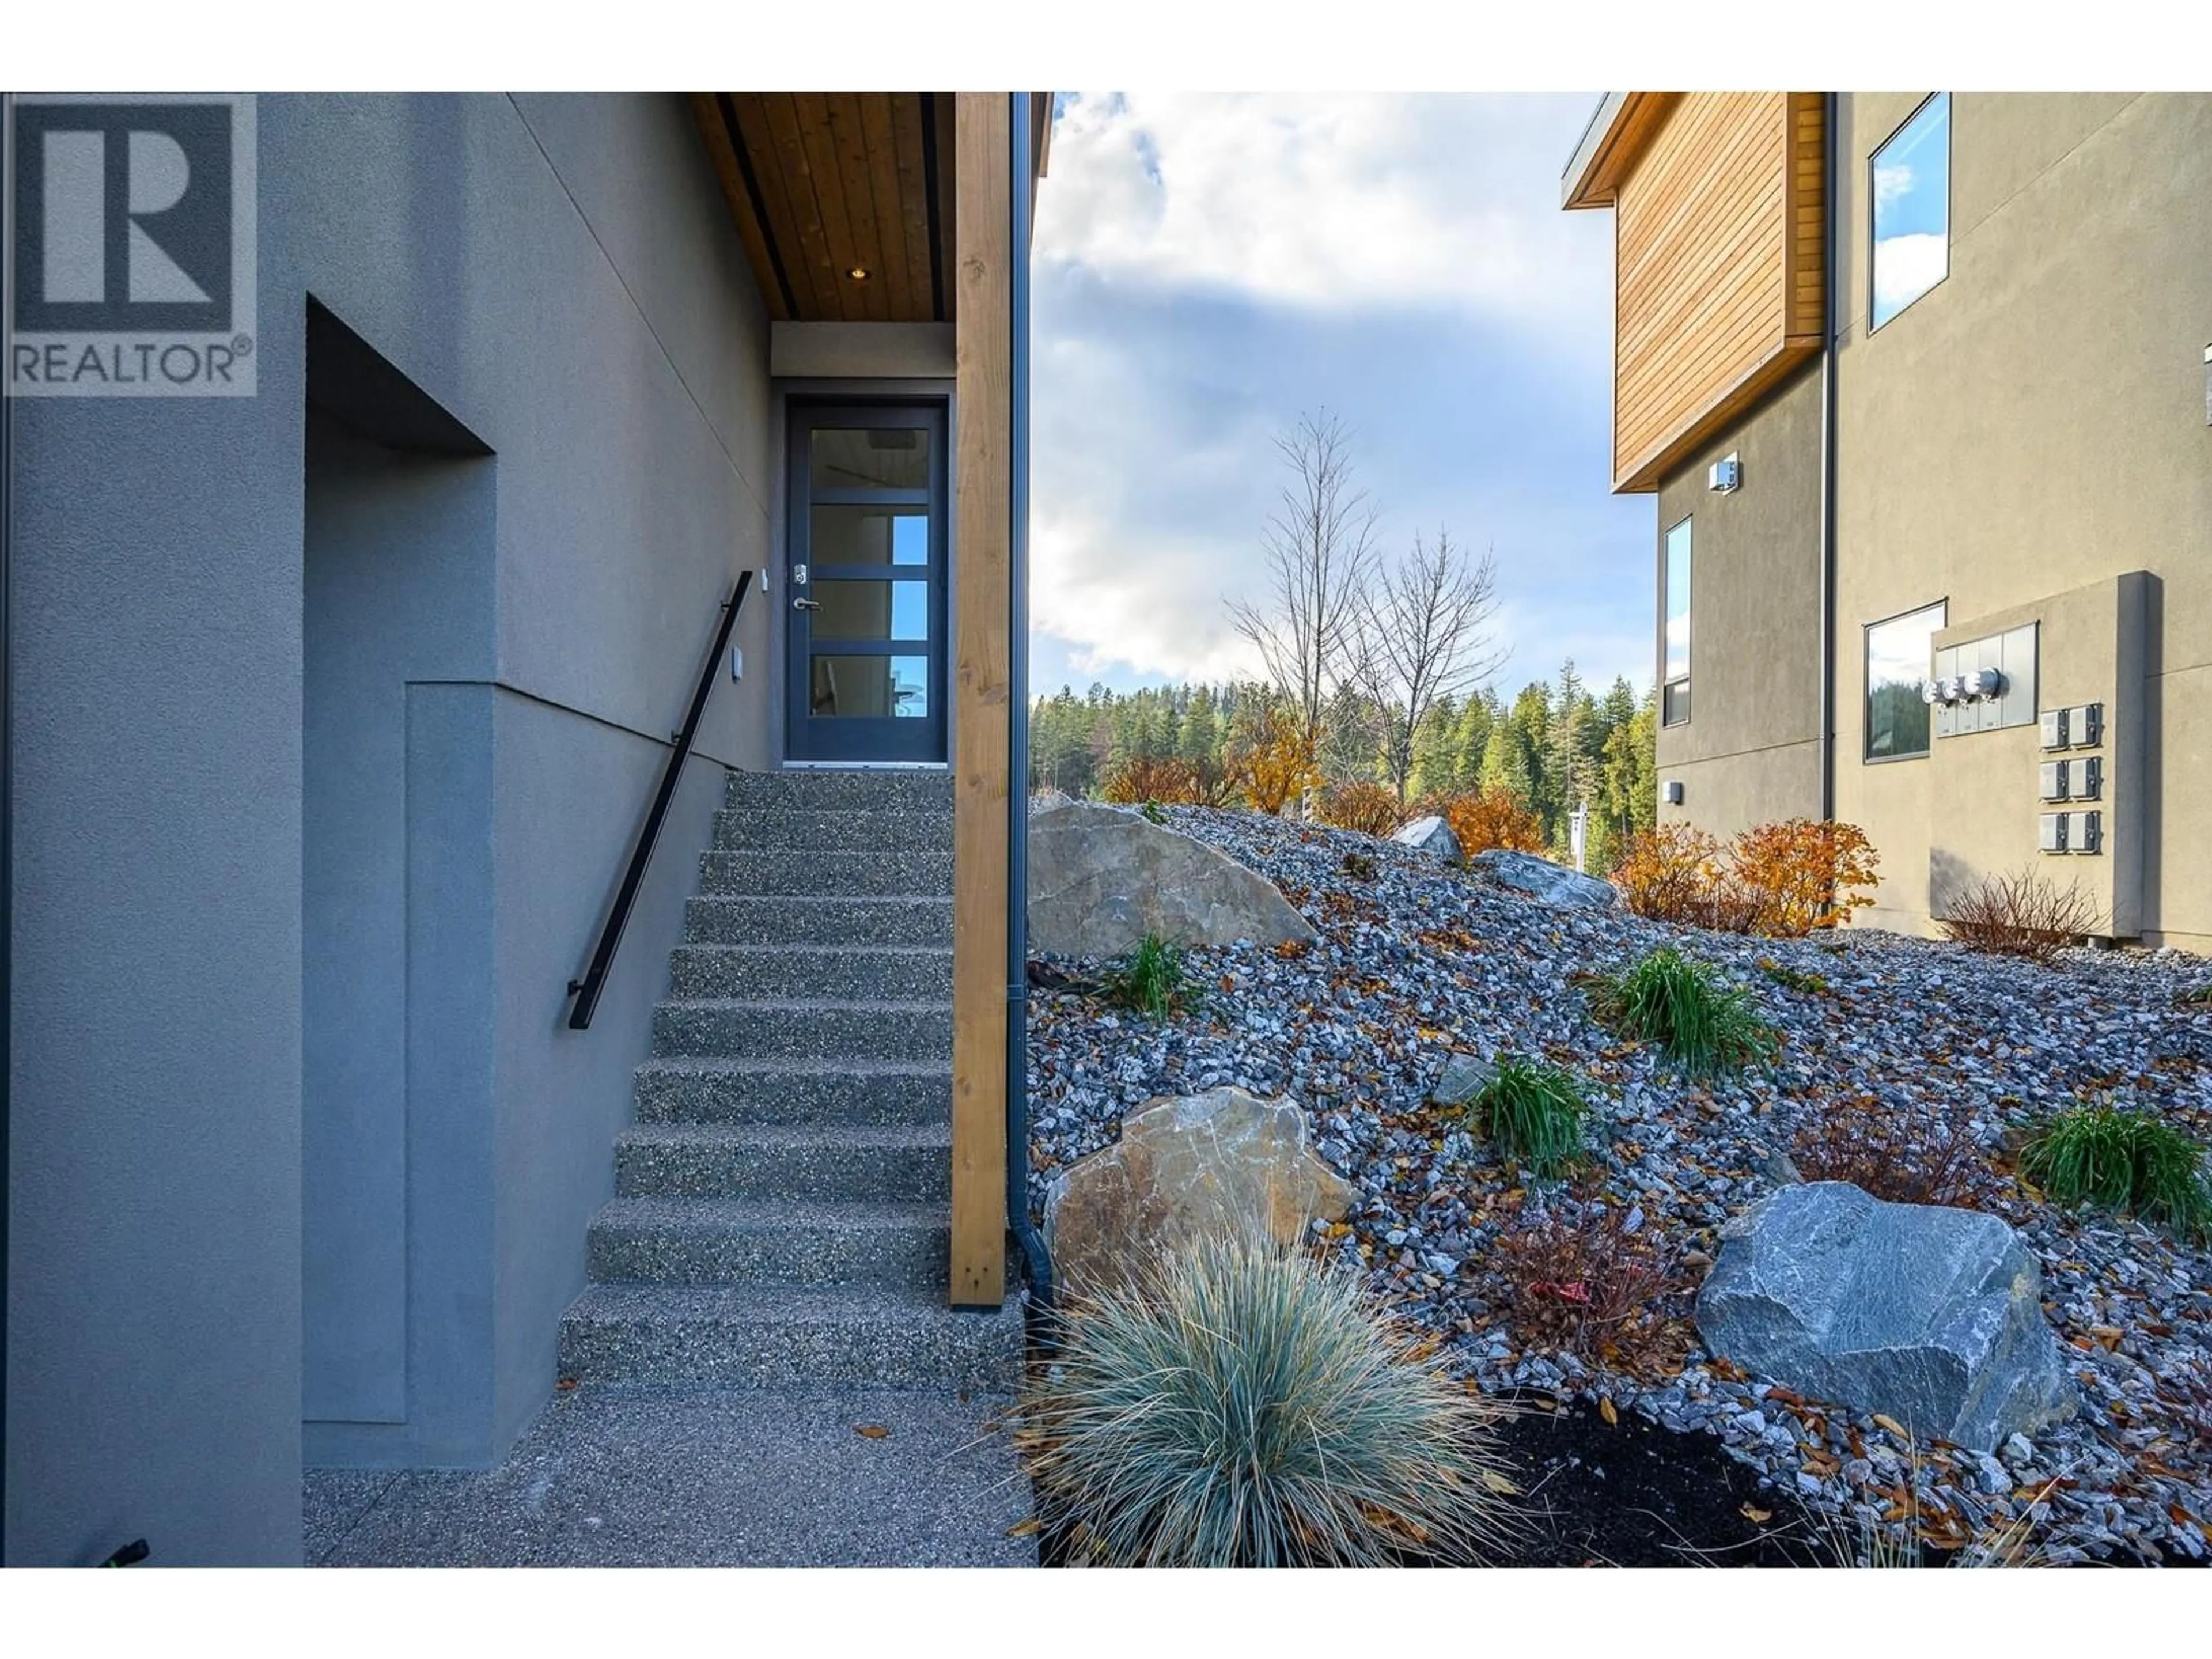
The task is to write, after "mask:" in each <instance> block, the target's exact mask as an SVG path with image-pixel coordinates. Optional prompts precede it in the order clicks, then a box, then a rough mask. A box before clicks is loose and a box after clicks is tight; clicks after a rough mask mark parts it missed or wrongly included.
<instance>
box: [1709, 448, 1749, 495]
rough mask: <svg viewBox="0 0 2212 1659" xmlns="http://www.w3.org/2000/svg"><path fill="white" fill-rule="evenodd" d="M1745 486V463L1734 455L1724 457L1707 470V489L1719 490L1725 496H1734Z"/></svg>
mask: <svg viewBox="0 0 2212 1659" xmlns="http://www.w3.org/2000/svg"><path fill="white" fill-rule="evenodd" d="M1742 485H1743V463H1742V462H1741V461H1740V460H1738V459H1736V458H1735V456H1734V455H1732V454H1731V455H1723V456H1722V457H1721V459H1718V460H1717V461H1715V462H1714V463H1713V464H1712V465H1711V466H1710V467H1708V468H1706V469H1705V488H1706V489H1714V490H1718V491H1719V492H1720V493H1721V494H1722V495H1734V494H1735V491H1736V490H1738V489H1741V488H1742Z"/></svg>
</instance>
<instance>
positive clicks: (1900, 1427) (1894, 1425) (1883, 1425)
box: [1874, 1412, 1911, 1440]
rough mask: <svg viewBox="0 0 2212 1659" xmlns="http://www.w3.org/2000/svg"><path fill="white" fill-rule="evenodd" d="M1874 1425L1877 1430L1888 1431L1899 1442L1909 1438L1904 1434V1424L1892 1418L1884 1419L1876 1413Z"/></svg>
mask: <svg viewBox="0 0 2212 1659" xmlns="http://www.w3.org/2000/svg"><path fill="white" fill-rule="evenodd" d="M1874 1425H1875V1427H1876V1428H1878V1429H1887V1430H1888V1431H1889V1432H1890V1433H1892V1434H1893V1435H1895V1436H1896V1437H1898V1438H1899V1440H1906V1439H1910V1438H1911V1436H1909V1435H1907V1434H1906V1433H1905V1425H1904V1424H1902V1423H1900V1422H1899V1421H1898V1420H1897V1419H1895V1418H1893V1417H1884V1416H1883V1415H1882V1414H1881V1413H1880V1412H1876V1413H1875V1414H1874Z"/></svg>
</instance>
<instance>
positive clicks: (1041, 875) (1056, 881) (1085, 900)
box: [1029, 801, 1314, 957]
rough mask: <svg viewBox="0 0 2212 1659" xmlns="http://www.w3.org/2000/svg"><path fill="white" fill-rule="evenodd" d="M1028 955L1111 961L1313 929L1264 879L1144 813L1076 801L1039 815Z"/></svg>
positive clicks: (1300, 938) (1281, 939)
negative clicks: (1160, 948) (1148, 941)
mask: <svg viewBox="0 0 2212 1659" xmlns="http://www.w3.org/2000/svg"><path fill="white" fill-rule="evenodd" d="M1029 933H1030V949H1031V950H1033V951H1045V952H1048V953H1050V954H1052V955H1056V956H1070V957H1110V956H1118V955H1120V954H1121V952H1123V951H1133V950H1134V949H1135V948H1136V947H1137V945H1139V943H1140V942H1141V941H1142V940H1143V939H1144V938H1145V936H1146V934H1147V933H1152V934H1157V935H1158V937H1160V938H1161V939H1166V940H1167V941H1169V942H1170V944H1174V945H1200V946H1207V945H1233V944H1235V943H1237V941H1238V940H1240V939H1249V940H1250V941H1251V942H1252V943H1253V944H1255V945H1285V944H1290V943H1292V942H1297V943H1300V944H1304V943H1307V942H1309V941H1310V940H1311V939H1313V938H1314V930H1313V925H1312V924H1311V923H1310V922H1309V921H1307V920H1306V919H1305V918H1304V916H1302V915H1299V914H1298V913H1297V911H1296V910H1294V909H1292V908H1291V904H1290V901H1289V900H1287V899H1285V897H1284V896H1282V894H1281V892H1280V891H1279V890H1277V889H1276V888H1275V886H1274V885H1273V884H1271V883H1270V882H1269V881H1268V880H1267V878H1265V877H1264V876H1260V875H1256V874H1255V873H1254V872H1252V871H1250V870H1248V869H1246V868H1245V867H1244V866H1243V865H1241V864H1239V863H1237V861H1236V860H1234V859H1231V858H1230V857H1228V856H1227V855H1226V854H1221V853H1218V852H1216V851H1215V850H1214V849H1213V848H1211V847H1208V846H1206V844H1205V843H1204V842H1199V841H1194V840H1193V839H1192V838H1191V837H1190V836H1186V835H1182V834H1179V833H1178V832H1176V830H1173V829H1163V828H1162V827H1161V826H1160V825H1158V824H1156V823H1151V822H1150V821H1148V820H1147V819H1146V818H1145V817H1143V816H1142V815H1141V814H1139V813H1136V812H1125V811H1121V810H1119V809H1118V808H1115V807H1112V806H1098V805H1091V803H1089V802H1085V801H1077V802H1074V803H1073V804H1072V805H1066V806H1055V807H1052V808H1050V809H1049V810H1047V811H1039V812H1036V813H1033V814H1032V815H1031V816H1030V845H1029Z"/></svg>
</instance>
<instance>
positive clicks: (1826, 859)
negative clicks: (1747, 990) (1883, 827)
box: [1729, 818, 1881, 939]
mask: <svg viewBox="0 0 2212 1659" xmlns="http://www.w3.org/2000/svg"><path fill="white" fill-rule="evenodd" d="M1880 861H1881V860H1880V859H1879V858H1878V856H1877V855H1876V854H1875V850H1874V843H1873V842H1869V840H1868V839H1867V837H1866V831H1865V830H1863V829H1860V828H1859V827H1858V825H1857V824H1855V823H1835V822H1834V821H1833V820H1826V821H1820V820H1816V819H1813V818H1790V819H1788V820H1786V821H1785V822H1784V823H1762V824H1759V826H1758V827H1757V828H1755V829H1747V830H1745V831H1744V832H1743V833H1742V834H1741V835H1740V836H1737V837H1736V838H1735V843H1734V845H1732V846H1731V847H1730V848H1729V863H1730V866H1731V873H1733V874H1734V876H1735V879H1736V880H1737V881H1738V882H1739V883H1741V884H1742V885H1743V886H1744V887H1745V888H1747V889H1748V890H1750V891H1751V892H1752V893H1753V894H1755V895H1757V896H1758V899H1759V916H1758V920H1757V921H1756V923H1755V925H1754V926H1753V927H1752V929H1751V930H1750V931H1752V932H1753V933H1765V934H1767V935H1768V936H1770V937H1771V938H1775V939H1802V938H1803V937H1804V936H1805V935H1806V934H1808V933H1812V932H1813V931H1814V929H1816V928H1820V927H1841V926H1842V925H1843V924H1844V923H1846V922H1848V921H1850V919H1851V912H1852V911H1854V910H1856V909H1857V908H1860V907H1861V906H1862V905H1868V904H1872V903H1873V902H1874V895H1873V894H1872V893H1869V892H1861V891H1860V889H1861V888H1868V887H1872V886H1873V885H1874V884H1875V881H1876V880H1877V879H1878V878H1877V877H1876V876H1875V865H1876V864H1877V863H1879V862H1880Z"/></svg>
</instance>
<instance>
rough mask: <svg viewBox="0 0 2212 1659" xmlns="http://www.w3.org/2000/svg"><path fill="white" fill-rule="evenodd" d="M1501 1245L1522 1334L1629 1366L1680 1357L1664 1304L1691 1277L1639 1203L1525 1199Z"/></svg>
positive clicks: (1512, 1309) (1512, 1312)
mask: <svg viewBox="0 0 2212 1659" xmlns="http://www.w3.org/2000/svg"><path fill="white" fill-rule="evenodd" d="M1632 1222H1634V1223H1636V1224H1637V1225H1633V1226H1632V1225H1631V1224H1632ZM1498 1257H1499V1260H1500V1261H1501V1263H1502V1267H1503V1271H1504V1276H1505V1280H1506V1306H1507V1310H1508V1316H1509V1317H1510V1319H1511V1321H1512V1323H1513V1327H1514V1329H1515V1331H1516V1334H1518V1335H1519V1336H1520V1338H1521V1340H1522V1342H1523V1343H1526V1344H1534V1345H1538V1346H1546V1347H1551V1348H1555V1349H1563V1350H1565V1351H1566V1352H1570V1353H1573V1354H1575V1355H1577V1356H1578V1357H1580V1358H1583V1359H1591V1360H1602V1361H1604V1362H1606V1363H1607V1364H1613V1365H1617V1366H1619V1367H1620V1369H1622V1370H1628V1371H1648V1370H1662V1369H1665V1368H1666V1365H1667V1363H1668V1361H1669V1360H1670V1359H1674V1360H1679V1358H1680V1352H1679V1349H1680V1341H1679V1339H1678V1336H1677V1334H1676V1333H1675V1332H1674V1330H1673V1329H1672V1328H1670V1325H1669V1322H1668V1320H1667V1318H1666V1316H1665V1310H1664V1309H1663V1307H1662V1305H1661V1304H1662V1303H1663V1301H1664V1300H1665V1298H1666V1297H1669V1296H1671V1295H1674V1293H1676V1292H1677V1291H1680V1290H1682V1289H1683V1288H1684V1285H1683V1281H1682V1279H1681V1277H1680V1273H1679V1271H1678V1270H1677V1268H1676V1266H1675V1263H1674V1252H1673V1251H1672V1250H1671V1249H1668V1245H1667V1243H1666V1241H1665V1240H1663V1239H1662V1238H1661V1237H1660V1236H1659V1235H1658V1233H1657V1232H1656V1230H1654V1229H1653V1228H1650V1227H1649V1226H1646V1225H1642V1220H1641V1217H1640V1215H1639V1214H1638V1212H1636V1211H1633V1210H1628V1209H1623V1208H1622V1207H1621V1206H1619V1205H1618V1204H1607V1203H1602V1202H1599V1201H1596V1200H1586V1201H1576V1200H1565V1201H1562V1202H1559V1203H1558V1204H1557V1205H1555V1206H1550V1207H1547V1208H1546V1209H1543V1210H1536V1209H1534V1208H1531V1209H1525V1210H1523V1211H1522V1214H1521V1217H1520V1218H1519V1219H1517V1220H1516V1222H1515V1223H1514V1225H1512V1226H1511V1227H1510V1228H1508V1229H1507V1230H1506V1231H1505V1233H1504V1236H1503V1237H1500V1238H1499V1239H1498Z"/></svg>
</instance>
